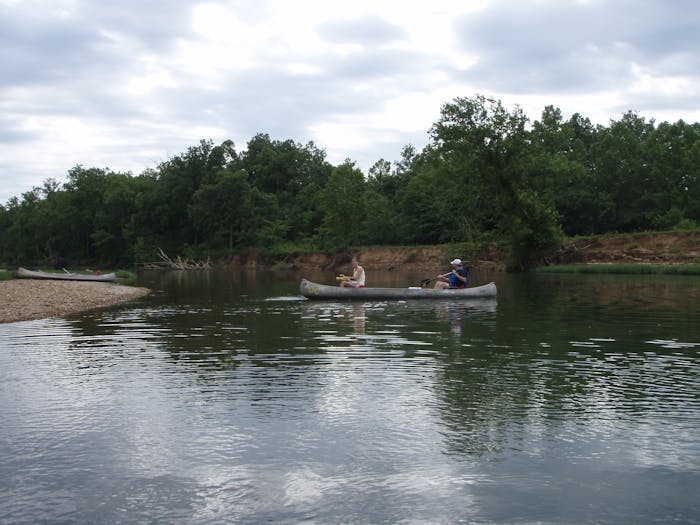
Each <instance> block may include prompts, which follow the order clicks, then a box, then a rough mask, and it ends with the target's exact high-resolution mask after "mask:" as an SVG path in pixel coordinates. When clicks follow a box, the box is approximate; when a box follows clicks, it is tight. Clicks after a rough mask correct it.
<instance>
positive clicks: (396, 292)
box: [299, 279, 497, 299]
mask: <svg viewBox="0 0 700 525" xmlns="http://www.w3.org/2000/svg"><path fill="white" fill-rule="evenodd" d="M299 291H300V292H301V295H303V296H304V297H306V298H308V299H477V298H480V297H488V298H493V297H496V293H497V290H496V284H495V283H489V284H485V285H483V286H475V287H473V288H460V289H454V290H436V289H435V288H418V287H412V288H343V287H340V286H327V285H324V284H317V283H313V282H311V281H308V280H306V279H302V280H301V284H300V285H299Z"/></svg>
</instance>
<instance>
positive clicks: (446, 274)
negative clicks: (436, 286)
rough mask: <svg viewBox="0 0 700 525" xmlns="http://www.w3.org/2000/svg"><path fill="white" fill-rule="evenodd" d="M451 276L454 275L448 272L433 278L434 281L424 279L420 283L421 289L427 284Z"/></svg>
mask: <svg viewBox="0 0 700 525" xmlns="http://www.w3.org/2000/svg"><path fill="white" fill-rule="evenodd" d="M451 274H452V272H447V273H443V274H442V275H438V276H437V277H433V278H432V279H423V280H422V281H421V282H420V285H421V288H425V285H426V284H430V283H432V282H433V281H435V280H437V279H439V278H440V277H447V276H448V275H451Z"/></svg>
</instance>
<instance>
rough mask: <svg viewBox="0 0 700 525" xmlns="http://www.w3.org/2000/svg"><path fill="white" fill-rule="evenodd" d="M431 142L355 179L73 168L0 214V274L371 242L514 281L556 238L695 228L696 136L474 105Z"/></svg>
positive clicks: (295, 165)
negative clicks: (460, 249)
mask: <svg viewBox="0 0 700 525" xmlns="http://www.w3.org/2000/svg"><path fill="white" fill-rule="evenodd" d="M428 136H429V142H428V145H427V146H425V147H424V148H423V149H422V150H420V151H418V150H416V148H415V147H413V146H412V145H406V146H405V147H404V148H403V150H402V151H401V154H400V159H398V160H396V161H394V162H390V161H387V160H384V159H379V160H378V161H377V162H376V163H375V164H374V165H373V166H372V167H371V168H370V169H369V170H368V172H367V173H363V172H362V171H361V170H360V169H359V168H358V167H357V166H356V164H355V163H354V162H353V161H351V160H350V159H346V160H345V161H344V162H343V163H341V164H339V165H332V164H330V163H329V162H328V161H327V159H326V154H325V151H324V150H323V149H322V148H319V147H317V146H316V145H315V144H314V143H307V144H300V143H296V142H295V141H293V140H291V139H289V140H284V141H279V140H272V139H271V138H270V137H269V135H267V134H264V133H260V134H258V135H256V136H254V137H253V138H252V139H250V141H249V142H248V143H247V144H246V146H245V148H244V149H241V150H240V151H237V149H236V145H235V144H234V143H233V142H232V141H230V140H227V141H225V142H223V143H221V144H218V145H215V144H214V143H213V142H212V141H210V140H202V141H200V143H199V144H197V145H194V146H191V147H189V148H188V149H187V151H185V152H183V153H181V154H180V155H176V156H174V157H172V158H170V159H168V160H166V161H164V162H162V163H161V164H159V165H158V166H157V167H156V168H154V169H148V170H146V171H144V172H143V173H141V174H139V175H134V174H132V173H119V172H113V171H111V170H109V169H103V168H96V167H90V168H86V167H84V166H82V165H80V164H78V165H76V166H75V167H74V168H72V169H71V170H69V172H68V173H67V177H66V181H65V182H64V183H59V182H57V181H56V180H55V179H48V180H46V181H44V183H43V185H42V186H41V187H35V188H33V189H32V190H30V191H27V192H26V193H24V194H22V195H21V197H13V198H12V199H10V200H9V201H8V202H7V203H6V204H4V205H1V206H0V262H1V263H3V264H6V265H27V266H31V265H34V266H44V267H49V266H55V267H61V266H63V267H69V266H73V265H79V264H98V265H101V266H102V267H109V268H120V267H121V268H123V267H131V266H133V265H134V264H138V263H141V262H146V261H152V260H154V259H156V254H157V252H158V250H159V249H162V250H163V251H164V252H165V253H168V254H170V255H174V256H182V257H186V258H190V259H202V258H205V257H211V258H212V259H214V260H217V259H223V258H224V257H226V256H227V255H228V254H231V253H242V252H244V251H245V250H248V249H250V248H256V249H257V250H258V251H259V252H260V254H261V256H262V257H263V258H266V259H267V260H270V261H272V260H275V259H276V258H280V257H283V256H284V255H286V254H296V253H304V252H311V251H325V252H330V253H333V252H339V251H343V250H348V249H351V248H353V247H360V246H369V245H402V246H410V245H421V244H442V243H464V244H465V246H470V247H472V248H473V249H474V250H476V249H478V248H479V247H482V246H485V245H487V244H489V243H499V244H501V245H502V246H504V247H506V248H507V250H508V253H510V256H509V260H508V268H509V269H510V270H513V271H519V270H526V269H528V268H531V267H533V266H535V265H537V264H538V263H539V262H540V260H541V258H542V256H543V254H546V253H548V252H551V251H552V250H555V249H556V248H557V247H558V246H559V245H560V244H561V243H562V242H563V240H564V239H565V238H567V237H573V236H578V235H594V234H603V233H626V232H637V231H655V230H669V229H681V230H683V229H688V230H694V229H697V228H698V223H700V124H698V123H693V124H689V123H686V122H684V121H683V120H679V121H678V122H675V123H668V122H663V123H660V124H657V123H656V122H655V121H654V120H649V121H647V120H646V119H645V118H644V117H643V116H640V115H639V114H637V113H636V112H633V111H629V112H627V113H625V114H624V115H622V117H621V118H620V120H611V121H610V122H609V125H607V126H603V125H595V126H594V125H593V124H592V123H591V122H590V120H589V119H587V118H586V117H584V116H582V115H580V114H578V113H577V114H574V115H573V116H572V117H571V118H570V119H568V120H565V119H564V118H563V117H562V113H561V110H559V109H557V108H555V107H553V106H547V107H545V108H544V110H543V111H542V115H541V117H540V119H539V120H535V121H534V122H530V121H529V119H528V118H527V117H526V116H525V114H524V113H523V111H522V110H521V109H520V108H519V107H518V106H515V107H513V108H507V107H505V106H504V105H503V104H502V102H501V101H499V100H496V99H493V98H488V97H485V96H483V95H476V96H474V97H470V98H467V97H465V98H456V99H454V100H452V101H450V102H448V103H446V104H444V105H443V107H442V108H441V110H440V116H439V119H438V121H437V122H436V123H434V124H433V125H432V126H431V128H430V130H428Z"/></svg>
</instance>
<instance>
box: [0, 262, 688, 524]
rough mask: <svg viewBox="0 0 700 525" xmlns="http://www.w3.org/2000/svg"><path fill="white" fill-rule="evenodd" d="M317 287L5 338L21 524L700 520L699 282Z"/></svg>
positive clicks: (76, 320) (161, 304) (12, 483)
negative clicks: (466, 291) (425, 297)
mask: <svg viewBox="0 0 700 525" xmlns="http://www.w3.org/2000/svg"><path fill="white" fill-rule="evenodd" d="M299 277H300V276H299V275H273V274H261V273H258V274H227V273H218V272H209V273H196V272H193V273H189V274H183V273H145V274H143V275H142V276H141V277H140V282H139V283H138V284H140V285H145V286H148V287H150V288H152V289H153V290H154V292H153V293H152V294H151V295H150V296H149V297H146V298H144V299H140V300H137V301H134V302H131V303H128V304H125V305H119V306H116V307H110V308H106V309H102V310H96V311H91V312H88V313H84V314H79V315H71V316H68V317H64V318H53V319H47V320H38V321H28V322H20V323H10V324H5V325H0V524H36V523H51V524H60V523H251V524H253V523H255V524H257V523H290V524H292V523H309V524H312V523H314V524H315V523H318V524H337V523H354V524H369V523H406V524H424V523H552V524H554V523H556V524H562V523H611V524H612V523H615V524H624V523H630V524H632V523H634V524H642V523H700V496H699V495H700V282H699V280H698V279H697V278H687V277H646V276H634V277H612V276H590V275H589V276H573V275H563V276H551V275H528V276H522V275H519V276H512V275H507V274H494V275H476V276H475V277H476V279H477V281H481V282H478V283H477V284H483V283H485V282H488V281H489V280H495V281H496V284H497V285H498V289H499V296H498V299H497V300H472V301H413V302H410V301H409V302H405V301H395V302H390V301H373V302H358V303H355V302H334V301H324V302H313V301H307V300H305V299H303V298H302V297H301V296H300V295H299V293H298V283H299ZM307 277H310V278H312V279H313V280H317V281H325V282H332V280H333V276H332V275H328V274H317V275H307ZM370 277H371V278H372V279H373V281H372V282H373V284H375V285H379V284H383V285H397V286H408V285H415V284H417V283H418V281H420V279H421V278H422V277H426V276H425V275H419V276H411V275H404V274H400V275H397V274H386V275H383V274H376V273H375V274H372V275H370Z"/></svg>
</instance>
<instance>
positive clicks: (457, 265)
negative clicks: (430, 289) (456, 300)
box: [435, 259, 469, 290]
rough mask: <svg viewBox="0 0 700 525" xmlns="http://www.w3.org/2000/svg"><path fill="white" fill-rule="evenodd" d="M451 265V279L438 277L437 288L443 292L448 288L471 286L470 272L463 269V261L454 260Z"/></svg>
mask: <svg viewBox="0 0 700 525" xmlns="http://www.w3.org/2000/svg"><path fill="white" fill-rule="evenodd" d="M450 264H451V265H452V273H450V274H449V278H446V277H445V276H443V275H438V276H437V278H436V279H437V282H436V283H435V288H438V289H443V290H447V289H448V288H452V289H454V288H466V287H467V285H468V284H469V272H467V270H466V269H465V268H463V267H462V260H461V259H454V260H453V261H451V262H450Z"/></svg>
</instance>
